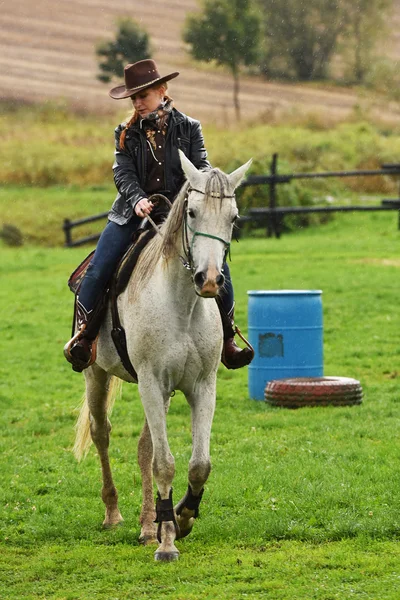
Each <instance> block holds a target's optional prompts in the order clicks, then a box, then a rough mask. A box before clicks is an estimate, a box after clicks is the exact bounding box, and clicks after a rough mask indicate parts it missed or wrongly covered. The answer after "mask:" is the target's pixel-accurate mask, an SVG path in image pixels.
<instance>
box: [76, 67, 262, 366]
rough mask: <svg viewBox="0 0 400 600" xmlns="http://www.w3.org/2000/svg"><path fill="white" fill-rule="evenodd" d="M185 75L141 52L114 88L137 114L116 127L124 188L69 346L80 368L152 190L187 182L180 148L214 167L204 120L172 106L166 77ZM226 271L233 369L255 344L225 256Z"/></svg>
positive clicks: (226, 353)
mask: <svg viewBox="0 0 400 600" xmlns="http://www.w3.org/2000/svg"><path fill="white" fill-rule="evenodd" d="M178 75H179V73H177V72H175V73H170V74H169V75H166V76H164V77H161V75H160V74H159V72H158V69H157V66H156V63H155V62H154V61H153V60H141V61H139V62H136V63H134V64H131V65H127V66H126V67H125V70H124V78H125V84H124V85H119V86H117V87H115V88H113V89H112V90H111V91H110V96H111V98H115V99H116V100H120V99H122V98H131V100H132V104H133V108H134V111H133V114H132V117H131V118H130V120H129V121H128V122H127V123H123V124H121V125H119V126H118V127H117V128H116V130H115V162H114V165H113V172H114V181H115V185H116V187H117V190H118V194H117V197H116V199H115V201H114V204H113V205H112V208H111V211H110V213H109V217H108V218H109V220H108V223H107V225H106V227H105V229H104V231H103V233H102V234H101V236H100V239H99V242H98V245H97V248H96V251H95V253H94V255H93V258H92V260H91V263H90V265H89V267H88V269H87V272H86V275H85V277H84V279H83V282H82V285H81V287H80V290H79V295H78V298H77V303H76V320H77V330H78V331H80V330H81V329H83V332H82V335H81V336H80V337H79V338H78V339H77V340H75V341H74V340H73V339H72V340H70V342H68V343H67V344H66V346H65V349H64V354H65V357H66V358H67V360H68V361H69V362H71V363H72V366H73V368H74V370H76V371H82V370H83V369H85V368H86V367H88V366H90V364H92V363H93V361H94V357H93V356H92V343H93V341H94V339H95V338H96V337H97V334H98V329H99V327H98V326H97V327H96V326H93V323H94V319H92V318H93V316H94V315H96V308H97V307H98V306H99V303H101V299H102V297H103V294H104V291H105V289H106V287H107V284H108V282H109V281H110V279H111V276H112V274H113V272H114V270H115V268H116V266H117V264H118V262H119V260H120V259H121V257H122V256H123V254H124V252H125V251H126V249H127V248H128V246H129V244H130V241H131V238H132V235H133V233H134V232H135V231H136V230H137V229H138V226H139V224H140V222H141V221H142V219H143V218H144V217H146V216H147V215H149V214H150V213H151V211H152V210H153V204H152V202H151V201H149V199H148V198H149V197H150V196H151V195H152V194H154V193H162V194H164V195H165V196H167V197H168V198H169V199H170V200H171V202H172V201H173V200H174V198H175V197H176V195H177V193H178V191H179V190H180V188H181V187H182V185H183V183H184V180H185V178H184V174H183V171H182V168H181V163H180V159H179V154H178V149H180V150H182V151H183V152H184V153H185V155H186V156H187V157H188V158H189V159H190V160H191V162H192V163H193V164H194V165H195V166H196V167H197V169H202V170H206V169H210V168H211V165H210V163H209V162H208V161H207V152H206V149H205V147H204V140H203V135H202V131H201V125H200V123H199V122H198V121H195V120H194V119H191V118H190V117H187V116H186V115H184V114H183V113H181V112H179V111H177V110H176V109H175V108H173V101H172V98H170V97H169V96H168V95H167V93H166V92H167V81H169V80H171V79H174V78H175V77H177V76H178ZM224 275H225V277H226V285H225V290H224V293H223V295H222V296H221V298H220V301H219V302H218V306H219V307H220V312H221V317H222V322H223V329H224V349H223V354H222V362H223V363H224V365H225V366H226V367H227V368H229V369H237V368H239V367H243V366H245V365H247V364H249V363H250V361H251V360H252V358H253V352H252V351H251V350H250V349H249V348H245V349H244V350H242V349H240V348H239V347H238V346H237V345H236V343H235V341H234V334H235V332H234V329H233V307H234V300H233V289H232V284H231V280H230V274H229V268H228V265H226V264H225V265H224ZM91 320H92V326H90V324H91Z"/></svg>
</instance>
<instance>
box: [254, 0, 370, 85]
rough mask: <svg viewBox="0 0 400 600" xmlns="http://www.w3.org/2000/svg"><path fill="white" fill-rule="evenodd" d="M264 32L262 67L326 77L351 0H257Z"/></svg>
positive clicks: (300, 75)
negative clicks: (276, 64) (278, 66)
mask: <svg viewBox="0 0 400 600" xmlns="http://www.w3.org/2000/svg"><path fill="white" fill-rule="evenodd" d="M352 1H353V0H351V2H352ZM371 1H372V0H371ZM257 3H258V6H259V8H260V13H261V19H262V22H263V30H264V36H265V40H264V43H265V47H264V52H263V55H264V56H263V59H264V60H263V63H262V65H261V68H262V70H263V71H264V72H265V73H266V74H268V73H269V72H271V71H272V72H273V70H274V68H276V67H274V63H275V62H276V63H278V64H279V65H280V69H281V70H282V74H284V75H286V76H294V77H295V78H296V79H298V80H301V81H307V80H312V79H321V78H324V77H326V75H327V69H328V66H329V61H330V59H331V57H332V55H333V53H334V52H335V50H336V45H337V41H338V38H339V36H340V35H341V34H342V33H343V32H344V31H345V28H346V15H347V12H348V6H349V4H350V0H335V1H332V0H307V2H305V1H299V0H257Z"/></svg>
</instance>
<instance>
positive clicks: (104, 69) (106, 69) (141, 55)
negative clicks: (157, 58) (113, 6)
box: [96, 17, 151, 83]
mask: <svg viewBox="0 0 400 600" xmlns="http://www.w3.org/2000/svg"><path fill="white" fill-rule="evenodd" d="M116 24H117V33H116V38H115V41H102V42H99V44H98V45H97V46H96V55H97V56H98V57H99V68H100V73H99V74H98V75H97V79H99V80H100V81H103V82H104V83H109V82H110V81H111V80H112V79H113V78H114V77H115V78H119V79H120V78H121V77H123V76H124V64H126V63H134V62H136V61H138V60H144V59H146V58H150V57H151V53H150V41H149V36H148V34H147V33H146V32H145V31H143V30H142V29H141V28H140V27H139V25H138V24H137V23H135V21H133V20H132V19H131V18H129V17H124V18H122V19H119V20H117V22H116Z"/></svg>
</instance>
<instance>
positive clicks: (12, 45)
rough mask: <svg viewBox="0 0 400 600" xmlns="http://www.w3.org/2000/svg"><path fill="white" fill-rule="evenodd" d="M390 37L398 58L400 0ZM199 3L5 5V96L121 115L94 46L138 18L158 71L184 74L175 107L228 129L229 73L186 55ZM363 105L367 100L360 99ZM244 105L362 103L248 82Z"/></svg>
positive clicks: (336, 92)
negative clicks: (186, 32)
mask: <svg viewBox="0 0 400 600" xmlns="http://www.w3.org/2000/svg"><path fill="white" fill-rule="evenodd" d="M395 5H396V11H395V16H394V18H393V19H392V22H393V35H392V36H389V38H388V40H387V46H386V48H385V52H386V53H387V54H389V55H392V56H398V55H399V56H400V34H398V33H397V32H398V30H399V25H400V0H395ZM196 7H197V1H196V0H170V1H169V2H168V3H165V2H163V1H161V0H147V1H146V2H142V1H140V2H139V1H138V0H130V1H129V0H113V2H110V1H109V0H34V1H32V0H3V2H1V12H0V32H1V33H0V98H2V99H16V100H26V101H32V100H33V101H41V100H45V99H52V100H61V99H65V100H67V101H68V103H69V104H71V105H73V106H74V107H76V108H80V109H83V110H91V111H93V110H98V111H99V112H101V113H112V112H117V111H119V110H120V109H124V108H125V107H126V108H127V109H129V104H128V101H124V102H125V104H123V103H120V102H117V101H115V100H112V99H111V98H109V97H108V88H109V87H111V86H108V85H104V84H102V83H100V82H98V81H97V80H96V73H97V62H96V56H95V52H94V47H95V44H96V42H98V41H99V40H102V39H111V38H112V37H113V35H114V31H115V29H114V22H115V19H116V18H117V17H119V16H131V17H133V18H136V19H137V20H139V18H138V16H137V15H139V14H140V23H141V25H142V26H143V27H144V28H145V29H146V30H147V31H148V33H149V34H150V37H151V40H152V44H153V48H154V53H153V56H154V58H155V60H156V61H157V63H158V65H159V69H160V71H161V73H162V74H163V73H167V72H170V71H174V70H179V71H180V72H181V76H180V77H179V78H178V79H176V80H174V81H173V82H172V83H171V86H170V90H171V94H172V96H173V97H174V98H175V100H176V104H177V105H178V107H179V108H180V109H181V110H183V111H184V112H187V113H189V114H192V115H194V116H197V117H199V118H201V119H202V120H203V121H204V122H220V123H221V124H223V125H226V124H227V123H229V121H230V120H231V119H232V118H233V108H232V79H231V77H230V76H229V74H227V73H225V72H222V71H221V72H218V71H215V70H211V69H209V68H208V67H201V68H199V67H198V66H196V65H194V64H193V62H192V61H190V60H189V58H188V55H187V53H186V52H185V48H184V44H183V42H182V40H181V34H180V32H181V28H182V24H183V22H184V19H185V15H186V13H187V12H193V11H195V10H196ZM363 101H365V100H363ZM240 102H241V107H242V113H243V116H244V117H245V118H252V117H253V116H258V115H260V114H262V113H267V114H269V115H270V116H271V117H273V116H275V115H276V113H281V112H282V111H291V110H294V111H298V112H308V113H322V114H324V115H326V117H327V118H330V119H335V118H338V119H340V118H343V117H345V116H346V115H348V114H349V113H350V112H351V111H352V109H353V107H354V105H355V104H357V103H359V102H360V99H359V98H358V96H357V94H356V93H355V92H354V91H352V90H349V89H346V88H344V89H341V88H334V89H333V90H332V88H324V87H322V86H315V85H312V86H311V85H309V86H307V85H290V84H278V83H269V82H266V81H264V80H262V79H260V78H257V77H243V78H242V80H241V92H240ZM373 111H375V113H376V114H377V115H379V116H380V117H381V118H384V119H387V120H400V112H399V110H398V107H397V106H391V105H390V106H389V105H387V103H385V102H381V103H377V104H375V105H374V108H373Z"/></svg>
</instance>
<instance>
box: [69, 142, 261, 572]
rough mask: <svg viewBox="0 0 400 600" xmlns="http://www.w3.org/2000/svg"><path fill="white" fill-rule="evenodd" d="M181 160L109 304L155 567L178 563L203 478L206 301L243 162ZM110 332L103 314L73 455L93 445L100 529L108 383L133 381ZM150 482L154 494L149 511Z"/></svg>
mask: <svg viewBox="0 0 400 600" xmlns="http://www.w3.org/2000/svg"><path fill="white" fill-rule="evenodd" d="M180 157H181V164H182V168H183V170H184V172H185V174H186V177H187V182H186V183H185V184H184V186H183V188H182V190H181V191H180V193H179V194H178V197H177V198H176V200H175V202H174V204H173V205H172V208H171V211H170V213H169V215H168V217H167V219H166V220H165V222H164V223H163V224H162V226H161V228H160V234H161V235H156V236H155V237H154V238H153V239H152V240H151V241H150V242H149V244H148V245H147V246H146V248H145V249H144V251H143V252H142V254H141V256H140V258H139V261H138V263H137V265H136V268H135V270H134V275H133V276H132V277H131V279H130V281H129V283H128V286H127V288H126V289H125V291H124V292H123V293H122V294H121V295H120V296H119V298H118V307H119V312H120V316H121V323H122V325H123V327H124V329H125V331H126V337H127V346H128V353H129V357H130V360H131V362H132V364H133V366H134V368H135V370H136V372H137V376H138V386H139V394H140V397H141V400H142V404H143V407H144V411H145V417H146V419H145V425H144V428H143V431H142V434H141V437H140V440H139V447H138V462H139V466H140V470H141V475H142V492H143V499H142V502H143V503H142V511H141V516H140V522H141V526H142V528H141V536H140V539H141V541H142V542H143V543H150V542H155V541H156V536H157V539H158V542H159V547H158V549H157V550H156V552H155V559H156V560H164V561H170V560H175V559H177V558H178V557H179V551H178V550H177V548H176V546H175V539H176V538H178V537H183V536H185V535H187V534H188V533H189V532H190V531H191V528H192V526H193V522H194V519H195V518H196V517H197V515H198V507H199V504H200V500H201V496H202V494H203V487H204V484H205V482H206V480H207V478H208V475H209V473H210V470H211V463H210V433H211V424H212V420H213V415H214V407H215V399H216V374H217V369H218V365H219V362H220V358H221V351H222V337H223V336H222V325H221V319H220V315H219V311H218V307H217V304H216V302H215V301H213V300H210V298H211V299H212V298H215V297H216V296H217V295H218V293H219V291H220V289H221V287H222V286H223V283H224V276H223V263H224V259H225V257H226V253H227V251H228V249H229V244H230V241H231V236H232V229H233V224H234V222H235V220H236V219H237V217H238V209H237V206H236V201H235V196H234V191H235V189H236V187H237V186H238V185H239V183H240V182H241V180H242V179H243V177H244V175H245V173H246V171H247V169H248V167H249V166H250V163H251V161H249V162H248V163H246V164H245V165H242V166H241V167H239V168H238V169H237V170H236V171H234V172H233V173H231V174H230V175H226V174H225V173H223V172H222V171H220V170H219V169H212V170H210V171H206V172H201V171H198V170H197V169H196V168H195V167H194V165H193V164H192V163H191V162H190V161H189V160H188V159H187V158H186V156H185V155H184V154H183V153H182V152H181V151H180ZM185 267H186V268H185ZM110 330H111V316H110V311H109V310H108V314H107V316H106V318H105V322H104V324H103V326H102V328H101V330H100V335H99V340H98V345H97V357H96V362H95V363H94V364H93V365H92V366H91V367H89V368H88V369H86V370H85V371H84V374H85V379H86V398H85V399H84V403H83V405H82V409H81V413H80V416H79V419H78V423H77V435H76V441H75V448H74V451H75V455H76V456H77V458H78V459H80V458H82V456H84V455H85V453H86V452H87V451H88V449H89V446H90V444H91V441H92V440H93V442H94V444H95V445H96V448H97V451H98V454H99V457H100V461H101V468H102V476H103V489H102V499H103V502H104V504H105V507H106V512H105V520H104V522H103V525H104V526H105V527H111V526H114V525H117V524H118V523H119V522H121V521H122V520H123V519H122V516H121V514H120V512H119V509H118V495H117V491H116V488H115V486H114V482H113V478H112V474H111V469H110V462H109V457H108V445H109V433H110V430H111V425H110V422H109V419H108V414H109V412H110V409H111V407H112V404H113V402H114V399H115V395H116V387H117V385H116V384H117V383H118V382H119V383H122V381H121V380H123V381H128V382H134V379H133V378H132V376H131V375H130V374H129V373H128V372H127V371H126V370H125V369H124V367H123V366H122V363H121V360H120V357H119V355H118V354H117V351H116V349H115V347H114V345H113V342H112V341H111V335H110ZM135 383H136V382H135ZM174 390H181V391H182V392H183V393H184V395H185V397H186V399H187V401H188V403H189V405H190V408H191V413H192V456H191V459H190V462H189V477H188V479H189V487H188V491H187V493H186V495H185V496H184V497H183V498H182V500H181V501H180V502H179V503H178V504H177V505H176V506H175V508H174V506H173V503H172V487H171V486H172V481H173V478H174V473H175V462H174V458H173V456H172V454H171V451H170V448H169V445H168V439H167V429H166V413H167V411H168V407H169V403H170V397H171V394H172V393H173V391H174ZM153 475H154V479H155V482H156V485H157V488H158V494H157V501H156V507H155V508H154V497H153ZM155 517H156V522H157V523H158V528H157V531H156V529H155V528H156V525H155V523H154V518H155Z"/></svg>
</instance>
